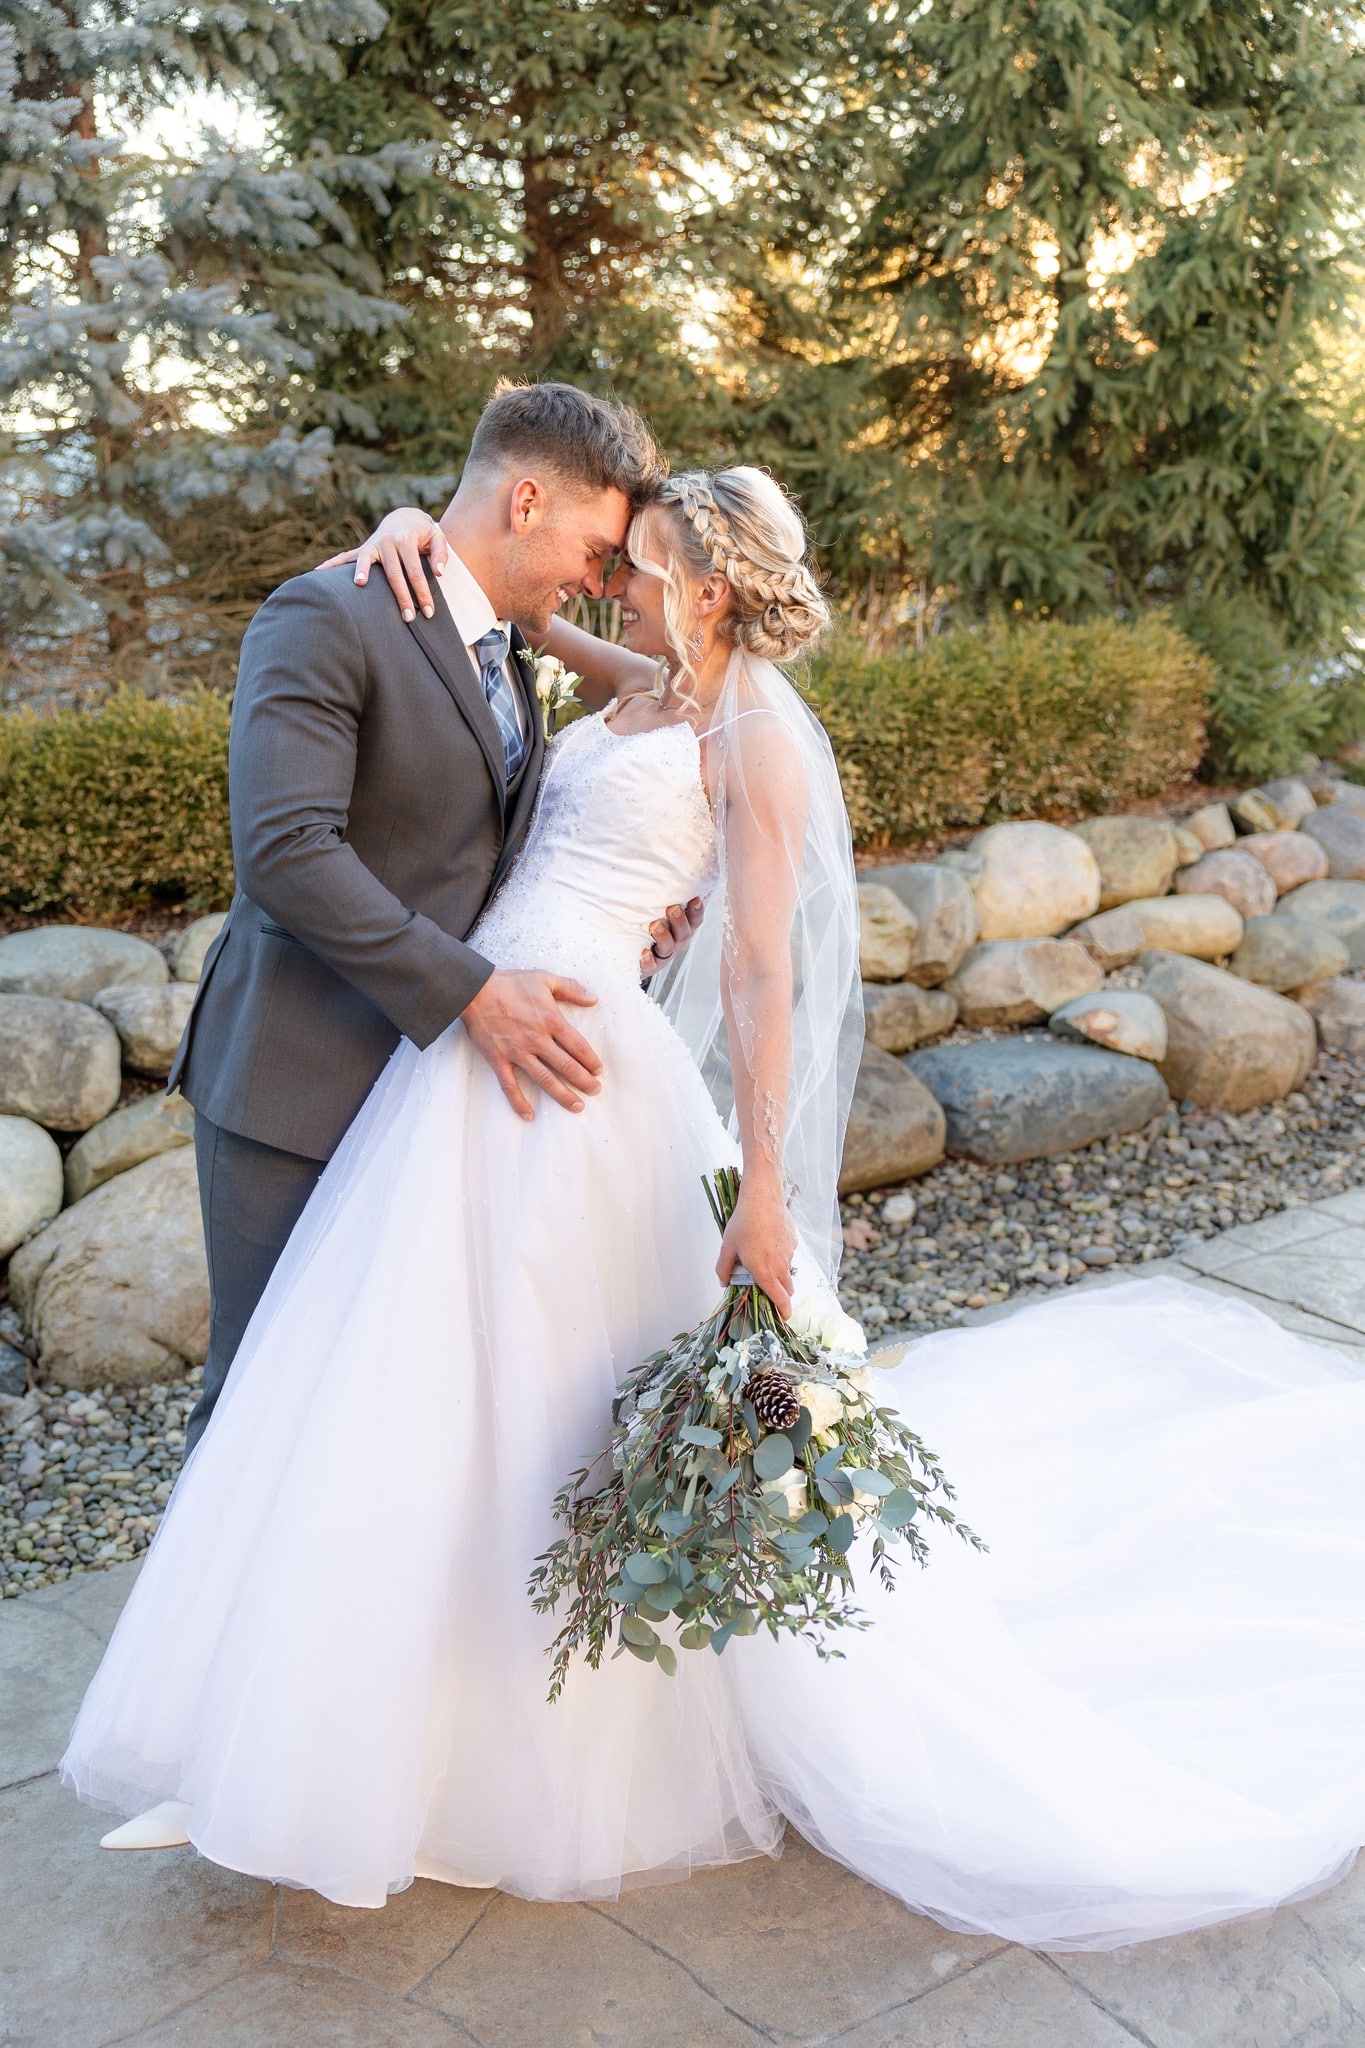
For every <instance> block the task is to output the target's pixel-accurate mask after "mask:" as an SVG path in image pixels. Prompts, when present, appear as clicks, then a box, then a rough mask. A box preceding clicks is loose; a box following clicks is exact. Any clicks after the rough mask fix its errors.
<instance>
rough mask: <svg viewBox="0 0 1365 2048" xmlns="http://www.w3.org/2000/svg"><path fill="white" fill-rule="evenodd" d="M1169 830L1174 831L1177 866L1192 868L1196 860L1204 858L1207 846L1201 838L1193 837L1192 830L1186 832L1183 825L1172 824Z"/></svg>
mask: <svg viewBox="0 0 1365 2048" xmlns="http://www.w3.org/2000/svg"><path fill="white" fill-rule="evenodd" d="M1171 830H1172V831H1173V832H1174V833H1175V851H1176V858H1177V862H1178V864H1179V866H1181V867H1182V868H1192V867H1193V866H1194V864H1195V862H1196V861H1197V860H1202V859H1203V858H1204V855H1205V854H1206V853H1207V852H1208V848H1207V847H1206V846H1205V845H1204V844H1203V842H1202V840H1199V839H1196V838H1195V836H1194V834H1193V832H1187V831H1186V830H1185V827H1184V826H1183V825H1173V826H1172V827H1171Z"/></svg>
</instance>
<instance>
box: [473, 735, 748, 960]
mask: <svg viewBox="0 0 1365 2048" xmlns="http://www.w3.org/2000/svg"><path fill="white" fill-rule="evenodd" d="M715 879H716V832H715V826H714V824H713V822H712V818H711V811H710V807H709V805H708V803H707V800H706V792H705V791H704V789H703V788H702V783H701V761H700V750H699V746H698V742H697V736H696V734H695V733H694V732H693V730H692V728H691V726H690V725H687V724H679V725H669V726H661V727H658V728H656V729H654V730H653V731H650V732H641V733H619V732H615V731H613V730H612V728H611V727H610V726H609V725H608V724H607V723H606V722H605V720H604V719H603V718H602V717H601V716H600V715H598V716H597V717H593V718H582V719H579V720H577V721H576V722H575V723H574V724H573V725H571V726H569V727H568V729H567V730H566V731H565V732H563V733H562V734H561V735H560V736H559V738H558V739H556V740H555V741H554V743H553V745H552V746H551V748H550V752H549V758H548V761H547V763H546V767H545V771H544V774H543V775H542V777H541V784H540V794H539V797H538V798H537V801H536V812H535V817H534V818H533V820H532V823H531V829H530V831H529V833H528V834H527V838H526V844H525V846H524V848H523V849H522V852H521V856H520V858H519V859H518V861H517V863H516V865H515V867H514V868H513V869H512V872H511V873H510V875H509V876H508V878H507V880H506V882H505V883H504V885H503V887H502V889H501V890H500V891H499V893H498V895H497V897H496V898H495V900H494V901H493V903H492V904H490V906H489V908H488V909H487V911H485V913H484V915H483V917H482V918H481V919H480V921H479V923H478V924H477V925H476V927H475V929H474V930H473V932H471V934H470V943H471V945H474V946H476V947H477V948H478V950H479V951H480V952H481V953H482V954H484V956H485V957H486V958H487V959H490V960H492V961H494V962H495V963H496V964H497V965H498V966H499V967H556V968H559V969H561V970H562V971H564V972H566V973H576V972H578V971H579V970H580V969H581V970H596V971H598V972H601V971H602V970H603V969H605V970H607V971H608V972H611V973H618V972H619V973H620V974H621V975H623V976H625V977H627V978H629V979H630V980H631V981H632V982H634V981H636V980H637V979H638V975H639V961H640V954H641V951H642V949H643V948H644V947H645V946H646V945H647V944H648V939H649V926H650V924H651V923H652V921H653V920H654V919H655V918H657V917H660V916H662V914H663V912H664V911H665V909H666V908H667V907H668V905H669V904H670V903H686V902H687V901H688V900H689V899H690V898H692V897H694V896H705V895H706V894H707V892H708V890H710V889H711V888H712V887H713V885H714V883H715Z"/></svg>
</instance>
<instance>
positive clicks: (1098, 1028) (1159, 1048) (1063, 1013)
mask: <svg viewBox="0 0 1365 2048" xmlns="http://www.w3.org/2000/svg"><path fill="white" fill-rule="evenodd" d="M1047 1028H1048V1030H1049V1031H1051V1032H1052V1033H1053V1034H1054V1035H1055V1036H1056V1037H1058V1038H1073V1039H1074V1038H1081V1039H1088V1040H1089V1041H1090V1043H1091V1044H1092V1045H1102V1046H1103V1047H1104V1048H1105V1049H1106V1051H1108V1052H1121V1053H1126V1054H1127V1055H1128V1057H1129V1058H1130V1059H1136V1060H1154V1061H1157V1062H1160V1061H1161V1060H1164V1059H1165V1057H1166V1017H1165V1013H1164V1011H1163V1010H1162V1008H1161V1005H1160V1003H1156V1002H1153V1000H1152V998H1151V997H1150V996H1145V995H1143V994H1142V992H1141V991H1140V990H1139V989H1101V990H1100V992H1099V994H1098V995H1094V996H1078V997H1077V998H1076V1000H1075V1002H1074V1003H1063V1004H1062V1007H1061V1009H1060V1010H1054V1011H1053V1013H1052V1015H1051V1016H1050V1017H1049V1018H1048V1020H1047Z"/></svg>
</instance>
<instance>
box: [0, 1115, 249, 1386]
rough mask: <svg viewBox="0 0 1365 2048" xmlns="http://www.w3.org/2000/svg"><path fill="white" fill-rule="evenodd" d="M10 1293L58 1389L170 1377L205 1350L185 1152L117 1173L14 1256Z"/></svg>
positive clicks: (199, 1240) (201, 1279)
mask: <svg viewBox="0 0 1365 2048" xmlns="http://www.w3.org/2000/svg"><path fill="white" fill-rule="evenodd" d="M9 1273H10V1291H11V1293H12V1295H13V1297H14V1301H15V1305H16V1307H17V1308H18V1310H19V1313H20V1314H21V1315H22V1317H23V1319H24V1323H25V1325H26V1327H27V1329H28V1330H29V1332H30V1334H31V1335H32V1336H33V1337H34V1338H35V1339H36V1341H37V1346H38V1356H39V1364H40V1368H41V1370H42V1373H43V1375H44V1377H45V1378H47V1379H51V1380H55V1381H56V1382H57V1384H58V1385H59V1386H63V1387H96V1386H101V1385H104V1384H106V1383H108V1382H110V1381H112V1382H113V1383H114V1384H115V1385H119V1386H135V1385H140V1384H141V1383H143V1382H144V1381H147V1380H167V1379H176V1378H179V1377H180V1376H181V1375H182V1374H183V1373H184V1372H185V1370H186V1369H187V1367H189V1366H191V1365H202V1364H203V1362H204V1354H205V1352H206V1350H207V1349H208V1335H209V1279H208V1266H207V1262H206V1260H205V1257H204V1234H203V1229H202V1226H201V1224H200V1220H199V1190H198V1185H197V1183H196V1180H195V1170H194V1154H193V1152H192V1151H189V1150H187V1149H185V1148H183V1147H182V1148H181V1149H180V1150H179V1151H176V1152H166V1153H163V1154H162V1155H161V1157H160V1158H158V1159H148V1160H144V1162H143V1164H142V1165H141V1166H135V1167H133V1168H132V1169H131V1170H130V1171H129V1172H128V1173H121V1174H119V1176H118V1177H117V1179H116V1180H111V1181H109V1182H107V1183H106V1184H105V1186H104V1187H102V1188H96V1189H95V1192H94V1193H93V1194H92V1195H87V1196H86V1198H85V1200H84V1201H83V1202H78V1203H77V1204H76V1207H75V1208H74V1209H67V1210H65V1211H64V1212H63V1214H62V1215H61V1216H59V1217H58V1218H57V1220H56V1222H55V1223H49V1225H48V1227H47V1229H46V1230H42V1231H40V1232H39V1233H38V1235H37V1237H32V1238H30V1239H29V1241H28V1243H27V1244H26V1245H24V1246H22V1248H21V1249H20V1250H19V1251H17V1252H16V1253H15V1254H14V1257H13V1258H12V1259H11V1260H10V1268H9Z"/></svg>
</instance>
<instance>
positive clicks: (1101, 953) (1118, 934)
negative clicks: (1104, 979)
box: [1066, 903, 1143, 974]
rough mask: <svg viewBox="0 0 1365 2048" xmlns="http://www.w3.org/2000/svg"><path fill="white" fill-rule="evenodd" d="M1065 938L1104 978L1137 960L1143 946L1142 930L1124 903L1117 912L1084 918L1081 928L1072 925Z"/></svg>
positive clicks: (1105, 911)
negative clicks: (1081, 948)
mask: <svg viewBox="0 0 1365 2048" xmlns="http://www.w3.org/2000/svg"><path fill="white" fill-rule="evenodd" d="M1066 936H1067V938H1068V939H1074V940H1075V941H1076V943H1077V944H1078V945H1081V946H1084V947H1085V950H1086V952H1087V953H1088V954H1089V955H1090V957H1091V959H1092V960H1094V961H1097V962H1098V963H1099V965H1100V966H1101V967H1102V968H1103V969H1104V971H1105V973H1106V974H1112V973H1113V971H1114V969H1115V968H1116V967H1126V966H1127V965H1128V963H1129V961H1130V960H1136V959H1137V956H1138V954H1139V953H1140V952H1141V951H1142V945H1143V939H1142V926H1141V924H1140V923H1139V922H1138V920H1137V918H1135V917H1134V916H1133V914H1132V912H1131V911H1130V910H1129V908H1128V906H1127V904H1126V903H1125V904H1121V905H1120V907H1119V908H1118V909H1117V910H1102V911H1101V912H1100V914H1099V916H1098V917H1088V918H1086V920H1085V922H1084V924H1073V925H1072V927H1071V930H1070V931H1069V932H1068V933H1067V934H1066Z"/></svg>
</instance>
